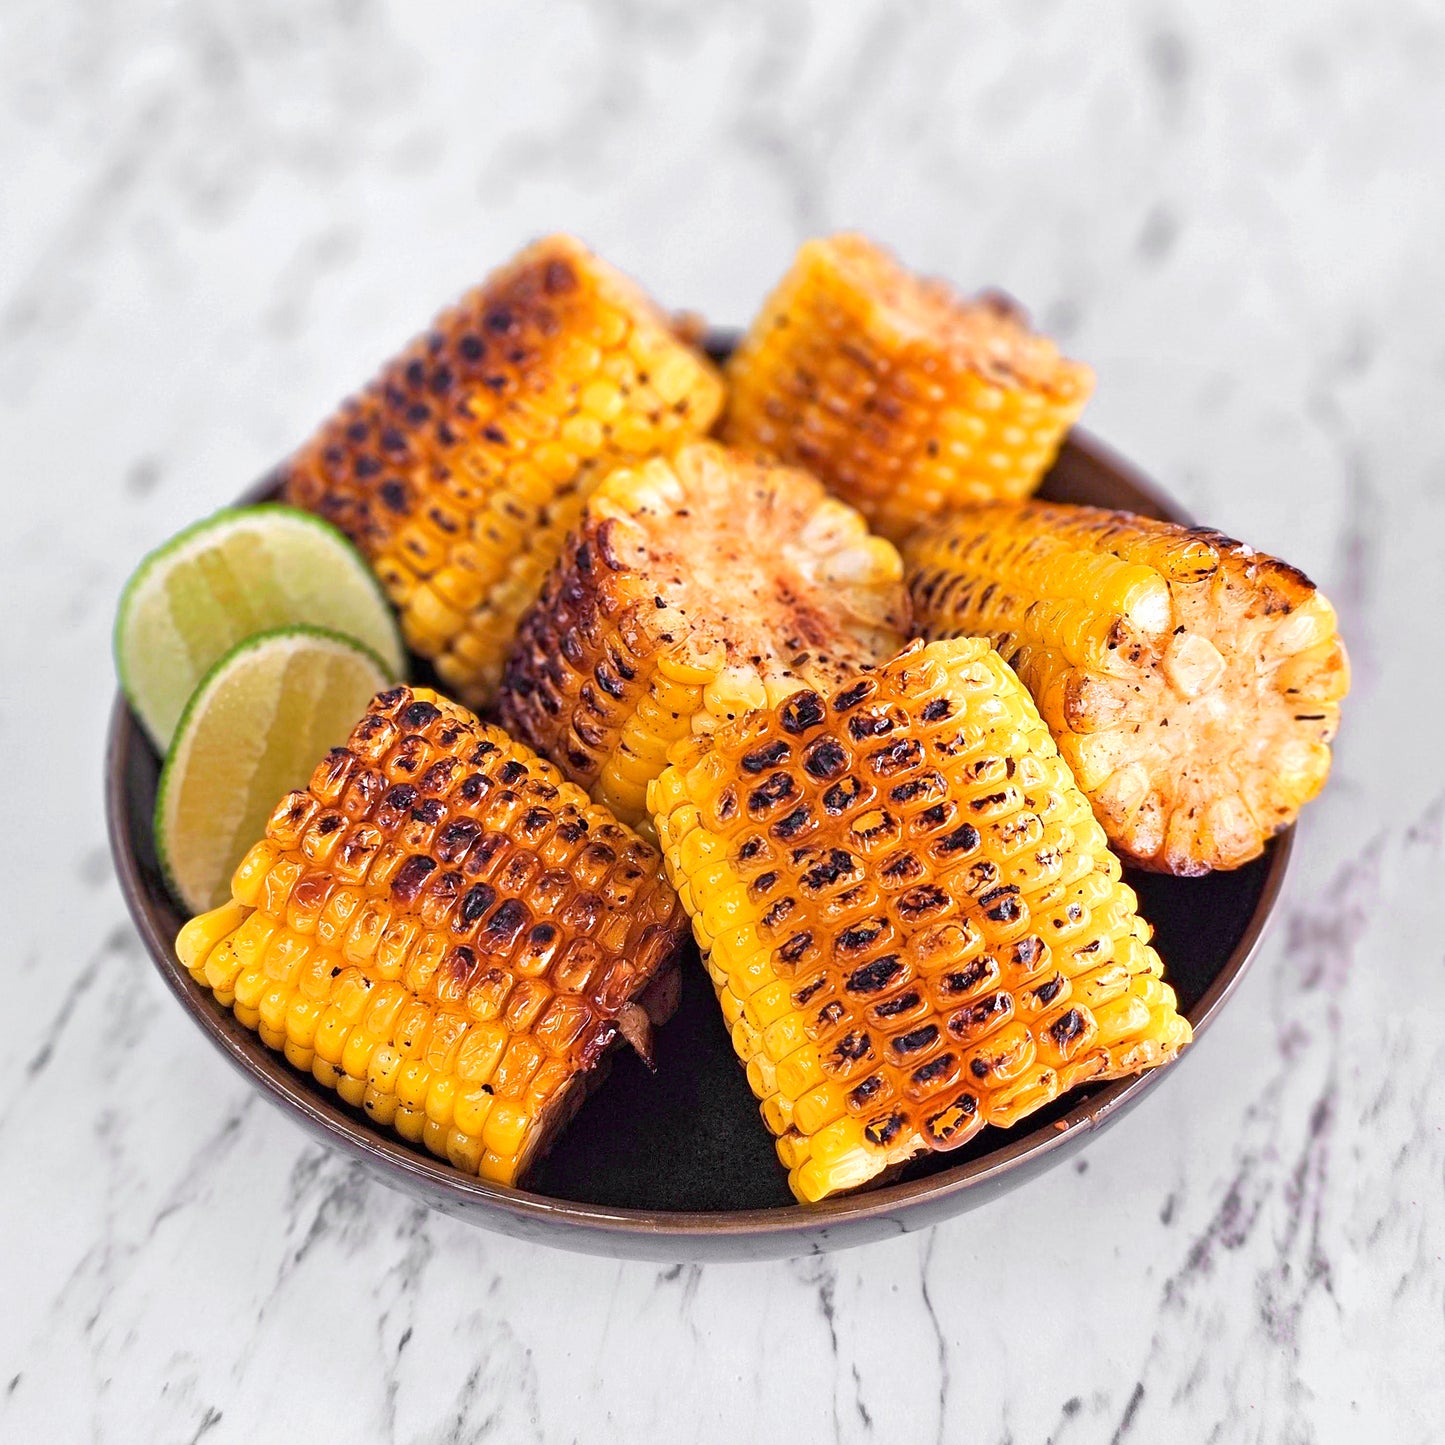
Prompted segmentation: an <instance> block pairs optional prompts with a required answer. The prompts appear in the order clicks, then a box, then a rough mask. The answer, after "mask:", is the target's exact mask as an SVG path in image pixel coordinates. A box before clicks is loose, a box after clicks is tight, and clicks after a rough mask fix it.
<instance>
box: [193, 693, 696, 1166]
mask: <svg viewBox="0 0 1445 1445" xmlns="http://www.w3.org/2000/svg"><path fill="white" fill-rule="evenodd" d="M348 799H352V800H353V801H351V802H350V803H348V802H347V800H348ZM328 800H329V801H328ZM303 816H304V817H305V818H306V819H307V821H306V822H305V823H304V824H301V825H299V826H298V823H297V820H298V819H300V818H302V817H303ZM311 828H316V829H318V830H319V831H320V833H321V834H322V835H325V836H331V835H334V843H333V846H332V847H331V848H330V849H329V850H327V851H326V853H325V861H324V863H322V864H317V863H314V862H312V861H311V860H310V857H309V855H306V854H305V839H306V837H308V836H310V835H309V832H308V830H309V829H311ZM386 847H394V848H395V849H396V851H397V852H398V854H399V855H400V856H399V857H398V858H397V859H395V860H394V861H392V860H388V861H387V863H386V866H385V868H384V869H382V870H381V871H380V881H378V870H377V868H376V866H375V864H374V862H373V863H372V864H371V866H370V868H369V871H368V868H367V866H365V865H366V863H367V860H375V859H378V858H379V857H380V855H381V854H382V852H383V851H384V848H386ZM313 851H314V850H313ZM258 860H264V863H265V867H266V868H267V869H269V873H262V872H261V871H260V870H261V866H262V865H261V862H260V861H258ZM278 870H281V871H283V875H284V886H282V887H276V888H273V887H272V886H271V883H270V874H272V873H275V872H277V871H278ZM337 870H340V871H341V872H342V873H344V874H345V875H346V876H348V877H355V878H358V879H360V880H362V881H360V882H359V883H357V884H355V885H354V886H351V887H350V888H349V890H348V891H349V893H350V895H351V898H350V902H349V903H345V904H342V905H341V911H340V912H334V911H333V910H332V905H333V903H334V902H335V900H336V898H337V897H338V896H339V894H338V892H336V891H333V890H334V889H335V874H336V871H337ZM236 876H237V879H238V880H239V886H242V887H243V888H244V889H245V890H246V891H247V896H248V897H251V898H253V899H254V900H256V901H255V903H253V904H246V903H242V902H240V901H238V900H232V901H231V902H229V903H226V904H223V905H222V906H221V907H220V908H217V909H214V910H213V911H212V912H210V913H205V914H202V915H200V916H199V917H198V918H193V919H192V920H191V921H190V922H189V923H187V924H186V925H185V927H184V928H183V929H182V930H181V932H180V936H179V937H178V938H177V940H176V951H177V954H178V955H179V957H180V959H181V962H182V963H183V964H184V965H185V967H186V968H187V969H188V970H190V972H191V974H192V976H193V977H195V978H197V979H198V980H200V981H202V982H205V983H207V984H208V986H210V987H211V988H213V989H214V990H216V993H217V997H218V998H223V999H224V998H227V997H229V993H230V990H231V989H232V988H233V987H234V991H235V998H236V1000H237V1002H236V1015H237V1017H238V1018H240V1019H242V1021H243V1022H244V1023H246V1024H247V1025H248V1026H249V1027H253V1028H256V1029H257V1030H258V1031H259V1032H260V1034H261V1037H262V1038H263V1039H264V1040H265V1041H266V1043H267V1044H268V1045H269V1046H270V1047H272V1048H275V1049H280V1050H283V1051H284V1052H285V1054H286V1057H287V1058H288V1059H289V1060H290V1061H291V1062H292V1063H293V1064H294V1065H295V1066H296V1067H297V1068H300V1069H308V1070H310V1071H311V1072H312V1073H313V1075H314V1076H315V1077H316V1078H317V1079H318V1080H319V1081H320V1082H321V1083H322V1084H324V1085H325V1086H326V1087H328V1088H334V1089H335V1090H336V1091H337V1092H338V1093H339V1094H340V1095H341V1096H342V1097H343V1098H344V1099H346V1100H347V1102H349V1103H352V1104H355V1105H359V1106H360V1107H362V1108H363V1109H365V1111H366V1112H367V1114H368V1115H369V1116H370V1117H371V1119H372V1120H373V1121H374V1122H376V1123H377V1124H378V1125H380V1126H382V1127H392V1128H394V1129H395V1130H396V1131H397V1132H398V1133H399V1134H401V1135H402V1137H404V1138H406V1139H409V1140H412V1141H414V1142H417V1143H420V1144H422V1145H424V1146H425V1147H426V1148H428V1149H430V1150H431V1151H432V1152H433V1153H436V1154H438V1155H440V1156H441V1157H443V1158H446V1159H449V1160H451V1161H452V1163H454V1164H456V1165H457V1167H459V1168H461V1167H463V1166H464V1165H465V1167H468V1168H475V1169H476V1170H478V1171H480V1172H481V1173H482V1175H483V1177H485V1178H488V1179H491V1180H493V1181H495V1182H498V1183H503V1184H511V1183H514V1182H515V1181H516V1180H517V1179H518V1178H520V1177H522V1176H523V1175H524V1174H525V1172H526V1169H527V1167H528V1166H529V1164H530V1163H531V1162H532V1161H533V1160H534V1159H535V1158H536V1157H538V1155H539V1153H540V1151H541V1150H542V1149H544V1148H545V1146H546V1144H547V1143H548V1142H549V1141H550V1138H551V1136H552V1134H553V1133H555V1131H556V1130H557V1129H558V1128H560V1127H561V1126H562V1125H563V1124H564V1123H565V1122H566V1120H567V1119H568V1118H569V1117H570V1115H571V1112H572V1110H573V1109H574V1108H575V1105H576V1103H577V1100H578V1098H579V1097H580V1095H579V1093H578V1091H580V1090H581V1089H583V1088H584V1087H585V1086H586V1082H587V1076H588V1075H589V1073H590V1072H591V1070H592V1068H593V1066H594V1065H595V1064H596V1062H597V1061H598V1059H599V1058H600V1057H601V1056H602V1054H603V1053H604V1052H605V1050H606V1049H607V1048H608V1046H609V1045H610V1044H611V1043H612V1042H613V1041H614V1039H615V1038H617V1037H618V1036H619V1026H618V1022H617V1016H618V1013H619V1011H620V1010H621V1009H622V1008H623V1006H624V1005H625V1004H628V1003H630V1002H631V1001H633V1000H640V1002H641V1004H642V1007H643V1008H644V1010H645V1011H647V1015H648V1017H649V1018H650V1019H651V1020H652V1021H653V1022H660V1021H661V1018H662V1017H663V1011H664V1007H665V1005H664V1003H663V1002H662V1000H664V999H665V998H666V993H665V991H664V990H662V989H654V990H651V991H650V992H649V985H650V984H652V983H653V982H654V981H655V980H657V979H659V978H660V977H661V976H662V975H663V974H664V973H665V972H666V971H667V970H669V969H671V968H672V967H673V966H674V964H675V962H676V957H677V953H678V949H679V946H680V944H681V941H682V936H683V934H684V933H685V931H686V926H687V925H686V918H685V915H684V914H683V911H682V909H681V907H680V906H679V904H678V900H677V897H676V895H675V894H674V893H673V891H672V889H671V888H670V887H669V886H668V884H667V882H666V880H665V879H664V877H663V870H662V862H661V859H660V857H659V856H658V853H657V851H656V849H654V848H652V847H651V846H650V845H649V844H647V843H645V842H643V841H642V840H641V839H640V838H638V837H637V836H636V834H634V833H632V832H630V831H629V830H628V829H627V828H624V827H623V826H621V825H620V824H619V823H618V822H617V821H616V819H615V818H614V817H613V816H612V815H611V814H610V813H608V812H607V811H606V810H605V809H604V808H601V807H598V806H597V805H595V804H593V803H591V802H590V801H589V800H588V798H587V797H586V795H585V794H584V793H582V792H581V791H580V790H579V789H578V788H576V787H574V786H573V785H572V784H571V783H568V782H567V781H565V779H563V778H562V777H561V775H560V774H559V773H558V772H557V770H556V769H555V768H554V767H553V766H552V765H551V764H550V763H548V762H546V761H545V760H543V759H541V758H539V757H537V755H536V754H535V753H533V752H532V751H531V750H530V749H528V748H526V747H523V746H521V745H520V744H518V743H515V742H513V741H512V740H511V739H510V738H509V737H508V736H507V734H506V733H504V732H502V731H501V729H499V728H495V727H490V726H487V725H486V724H483V723H481V722H479V721H478V720H477V719H476V718H475V717H473V716H472V715H471V714H470V713H468V712H466V711H465V710H464V709H462V708H461V707H458V706H457V705H456V704H454V703H450V702H447V701H445V700H444V699H442V698H439V697H437V696H436V695H435V694H434V693H429V692H425V691H420V690H419V691H417V692H412V691H411V690H410V689H408V688H405V687H399V688H395V689H393V690H392V691H390V692H387V693H383V694H382V695H381V696H380V697H378V698H376V699H375V700H374V701H373V702H372V704H371V707H370V710H369V711H368V712H367V714H366V716H365V717H364V718H362V720H361V721H360V723H358V725H357V727H356V729H355V731H354V732H353V733H352V736H351V738H350V740H349V742H348V744H347V746H346V747H344V748H339V749H335V750H333V751H332V752H331V753H330V754H328V756H327V757H326V758H325V760H323V762H322V763H321V764H320V765H319V766H318V768H317V769H316V772H315V774H314V775H313V778H312V781H311V785H310V788H309V789H307V790H305V791H301V792H296V793H291V794H289V795H288V796H287V797H286V798H283V799H282V800H281V802H280V803H279V804H278V805H277V807H276V810H275V812H274V813H273V814H272V817H271V821H270V823H269V824H268V825H267V838H266V842H265V846H264V847H262V846H261V845H259V844H258V845H257V846H256V847H255V848H253V849H252V850H251V852H250V854H249V855H248V864H247V865H243V867H242V869H240V870H238V873H237V875H236ZM268 900H269V901H268ZM273 904H274V906H272V905H273ZM298 909H299V910H300V912H299V913H298V912H297V911H296V910H298ZM342 913H344V914H345V918H344V919H343V918H342V916H341V914H342ZM298 918H303V919H308V920H310V921H311V922H313V923H317V924H319V920H321V919H327V918H329V919H330V920H331V921H332V923H333V924H335V926H334V927H333V928H331V929H330V931H328V930H327V929H324V928H321V927H320V926H317V927H315V928H314V930H313V931H310V932H305V933H302V932H299V931H298V930H297V919H298ZM343 923H344V927H343ZM459 1161H460V1162H459Z"/></svg>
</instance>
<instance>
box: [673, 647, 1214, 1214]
mask: <svg viewBox="0 0 1445 1445" xmlns="http://www.w3.org/2000/svg"><path fill="white" fill-rule="evenodd" d="M652 805H653V808H654V811H655V813H656V818H657V832H658V837H659V839H660V840H661V844H662V848H663V855H664V857H665V859H666V861H667V868H668V873H669V876H670V877H671V878H672V879H673V881H674V883H675V885H676V886H677V888H678V893H679V896H680V897H681V898H682V900H683V903H684V906H685V907H686V908H687V910H688V912H689V914H690V915H691V917H692V924H693V932H694V934H695V935H696V937H697V941H698V943H699V944H700V945H701V946H702V947H703V949H704V950H705V954H704V956H705V958H706V960H707V963H708V967H709V972H710V975H711V977H712V979H713V982H714V986H715V988H716V990H717V993H718V998H719V1002H720V1004H721V1006H722V1008H723V1013H724V1017H725V1018H727V1019H728V1020H729V1022H730V1023H731V1032H732V1039H733V1046H734V1048H735V1049H736V1051H737V1053H738V1056H739V1058H740V1059H741V1060H742V1062H743V1063H744V1064H745V1065H746V1068H747V1075H748V1081H749V1084H750V1085H751V1086H752V1088H753V1090H754V1092H755V1093H756V1094H757V1095H758V1097H759V1099H760V1101H761V1103H762V1110H763V1116H764V1119H765V1121H766V1122H767V1124H768V1127H769V1128H770V1129H772V1131H773V1132H774V1134H775V1135H777V1136H778V1137H779V1143H778V1155H779V1158H780V1159H781V1160H782V1162H783V1164H784V1166H785V1167H786V1168H787V1169H788V1171H789V1182H790V1183H791V1185H792V1188H793V1191H794V1193H795V1194H796V1195H797V1196H798V1198H799V1199H802V1200H804V1201H811V1200H817V1199H821V1198H823V1197H825V1196H826V1195H828V1194H832V1193H836V1192H838V1191H839V1190H843V1189H852V1188H856V1187H857V1186H859V1185H861V1184H864V1183H866V1182H868V1181H869V1180H871V1179H875V1178H876V1177H877V1176H878V1175H879V1174H881V1173H882V1172H883V1171H884V1170H887V1169H891V1168H893V1167H894V1166H896V1165H900V1164H902V1163H903V1162H904V1161H905V1160H907V1159H910V1158H912V1157H913V1156H914V1155H916V1154H919V1153H921V1152H923V1151H925V1150H948V1149H955V1148H957V1147H958V1146H959V1145H960V1144H962V1143H964V1142H965V1141H966V1140H967V1139H969V1138H970V1137H971V1136H972V1135H973V1134H974V1133H976V1132H977V1131H978V1130H979V1129H980V1128H982V1127H983V1126H984V1125H985V1124H990V1123H994V1124H1006V1123H1012V1122H1015V1121H1016V1120H1017V1119H1019V1118H1022V1117H1023V1116H1024V1115H1025V1114H1027V1113H1028V1112H1030V1111H1032V1110H1033V1109H1035V1108H1037V1107H1039V1106H1040V1105H1041V1104H1044V1103H1047V1102H1048V1101H1049V1100H1051V1099H1054V1098H1057V1097H1058V1096H1059V1095H1060V1094H1061V1093H1063V1092H1064V1091H1066V1090H1068V1089H1070V1088H1072V1087H1074V1086H1075V1085H1076V1084H1079V1083H1082V1082H1083V1081H1085V1080H1087V1079H1095V1078H1112V1077H1116V1076H1118V1075H1120V1074H1124V1073H1129V1072H1132V1071H1134V1070H1136V1069H1140V1068H1145V1067H1148V1066H1150V1065H1153V1064H1158V1063H1162V1062H1164V1061H1165V1060H1167V1059H1169V1058H1171V1057H1173V1055H1174V1054H1175V1053H1176V1052H1177V1051H1178V1050H1179V1049H1180V1048H1181V1047H1182V1046H1183V1045H1184V1044H1185V1043H1186V1042H1188V1039H1189V1036H1190V1029H1189V1023H1188V1021H1187V1020H1186V1019H1185V1018H1183V1017H1182V1016H1181V1015H1180V1014H1179V1013H1178V1011H1177V1009H1176V1007H1175V1001H1174V993H1173V990H1172V989H1170V988H1169V986H1168V985H1167V984H1165V983H1164V982H1163V981H1162V965H1161V963H1160V961H1159V957H1158V955H1157V954H1156V953H1155V952H1154V950H1153V949H1152V948H1150V947H1149V945H1148V939H1149V928H1148V925H1147V924H1146V923H1145V922H1144V921H1143V920H1142V919H1141V918H1140V917H1139V915H1138V913H1137V911H1136V907H1135V899H1134V895H1133V893H1132V892H1131V891H1130V889H1129V888H1128V887H1127V886H1126V885H1125V884H1124V883H1123V882H1122V881H1121V876H1120V869H1119V863H1118V860H1117V859H1116V858H1115V857H1114V855H1113V854H1112V853H1110V851H1109V849H1108V845H1107V843H1106V840H1105V838H1104V834H1103V831H1102V830H1101V828H1100V827H1099V825H1098V823H1097V822H1096V821H1095V819H1094V817H1093V814H1092V813H1091V812H1090V810H1089V804H1088V800H1087V799H1086V798H1085V797H1084V795H1083V794H1082V793H1081V792H1080V791H1079V789H1078V788H1077V787H1076V786H1075V785H1074V782H1073V779H1072V778H1071V777H1070V775H1069V770H1068V767H1067V765H1066V764H1065V763H1064V761H1063V759H1062V758H1061V757H1060V756H1059V753H1058V750H1057V749H1056V748H1055V746H1054V744H1053V741H1052V740H1051V738H1050V737H1049V733H1048V730H1047V729H1046V728H1045V727H1044V724H1043V722H1042V720H1041V719H1040V717H1039V714H1038V711H1037V709H1036V708H1035V707H1034V705H1033V702H1032V701H1031V699H1030V698H1029V695H1028V693H1027V692H1025V690H1024V689H1023V687H1022V686H1021V685H1020V683H1019V681H1018V679H1017V678H1016V677H1015V676H1014V674H1013V673H1012V672H1011V671H1010V670H1009V668H1008V666H1007V665H1006V664H1005V663H1004V662H1003V660H1002V659H1001V658H1000V657H999V655H998V653H996V652H995V651H994V650H993V649H992V648H991V647H990V646H989V645H988V643H987V642H985V641H983V640H982V639H978V638H963V639H958V640H955V641H951V642H938V643H933V644H930V645H928V646H925V645H924V644H923V643H921V642H920V643H914V644H912V645H911V646H910V647H908V648H907V649H906V650H905V651H903V652H902V653H900V654H899V655H898V656H897V657H896V658H894V659H893V660H892V661H890V662H888V663H886V664H884V665H883V666H881V667H878V668H875V669H870V670H868V671H865V672H860V673H858V674H857V675H855V677H854V678H853V679H852V680H851V681H850V682H848V683H847V684H846V685H845V686H843V687H841V688H839V689H836V690H835V691H833V692H832V694H831V695H830V696H827V697H825V696H823V695H822V694H820V693H818V692H815V691H811V690H804V691H800V692H797V693H795V694H793V695H792V696H791V697H789V698H788V699H786V700H785V701H784V702H782V703H781V704H778V705H774V706H772V707H769V708H766V709H762V710H760V711H758V712H754V713H751V714H749V715H748V716H747V717H745V718H743V719H741V720H739V721H738V722H736V723H734V724H731V725H729V726H727V727H720V728H717V729H716V730H714V731H713V732H712V733H711V734H710V735H708V736H706V737H700V738H689V739H687V740H685V741H684V742H682V743H680V744H679V745H678V746H677V747H676V748H674V749H673V752H672V754H671V756H670V759H669V765H668V768H667V770H666V771H665V772H664V773H663V774H662V776H661V777H660V778H659V779H658V780H657V782H656V783H654V784H653V787H652ZM1043 814H1048V815H1050V816H1051V818H1052V819H1053V821H1052V822H1050V823H1049V824H1048V825H1047V826H1046V825H1045V824H1044V823H1043V821H1042V815H1043ZM1013 836H1023V837H1028V838H1032V839H1033V840H1034V841H1033V843H1032V844H1031V846H1030V847H1029V848H1028V849H1027V850H1026V851H1024V852H1018V851H1015V852H1014V853H1013V854H1009V853H1008V852H1007V850H1006V848H1004V847H1002V846H1000V843H999V840H1000V839H1008V838H1010V837H1013ZM1006 865H1007V866H1006ZM719 899H722V900H725V906H724V907H722V908H716V907H715V906H714V905H715V903H716V901H717V900H719Z"/></svg>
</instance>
